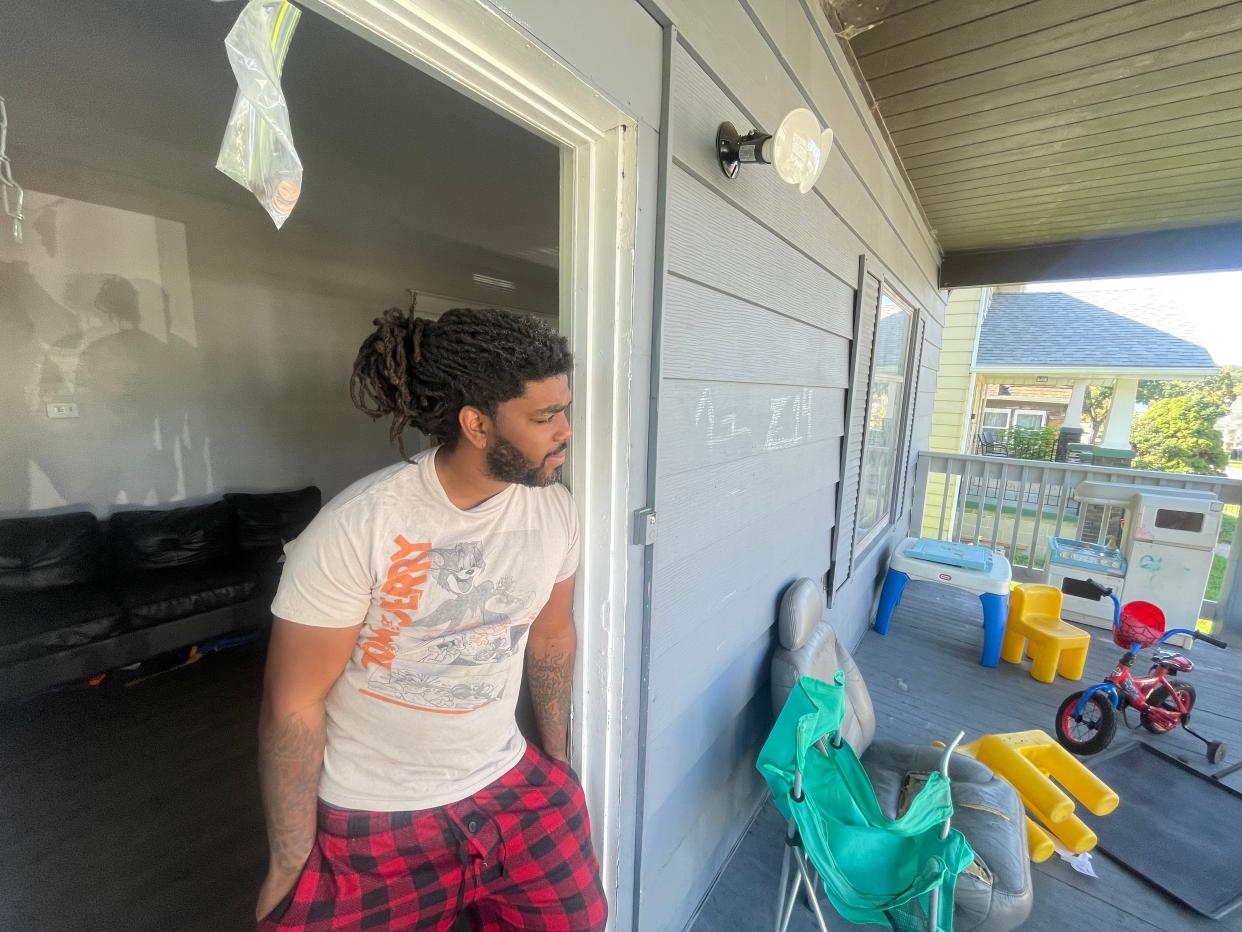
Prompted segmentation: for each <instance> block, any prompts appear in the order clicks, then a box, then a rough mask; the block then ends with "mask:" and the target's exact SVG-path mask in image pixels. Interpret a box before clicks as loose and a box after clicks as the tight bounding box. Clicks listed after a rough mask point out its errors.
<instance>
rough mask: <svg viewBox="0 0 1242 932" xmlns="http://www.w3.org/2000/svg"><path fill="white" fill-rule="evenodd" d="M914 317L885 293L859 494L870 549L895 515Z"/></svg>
mask: <svg viewBox="0 0 1242 932" xmlns="http://www.w3.org/2000/svg"><path fill="white" fill-rule="evenodd" d="M913 318H914V314H913V312H912V311H911V310H910V309H909V308H908V307H906V306H905V305H903V304H899V303H898V302H897V301H896V300H895V299H894V298H893V297H892V296H891V295H889V293H888V292H887V291H885V292H883V293H881V295H880V312H879V316H878V319H877V321H876V328H875V344H874V349H873V350H872V355H871V389H870V393H869V396H868V401H867V419H866V422H865V427H864V434H863V456H862V476H861V478H860V483H859V490H858V535H857V540H858V545H857V546H858V547H859V548H864V547H866V546H867V545H868V544H869V543H870V542H871V541H872V540H873V539H874V538H875V536H876V535H877V534H878V533H879V531H880V530H881V529H882V528H884V527H886V526H887V525H888V523H889V520H890V518H891V516H892V511H893V482H894V480H895V479H896V476H897V465H898V464H897V460H898V458H899V455H900V452H901V441H902V436H901V435H902V420H903V419H902V413H903V412H904V410H905V396H906V375H907V373H906V369H907V366H908V365H909V349H910V331H911V323H912V321H913Z"/></svg>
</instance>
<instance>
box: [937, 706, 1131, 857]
mask: <svg viewBox="0 0 1242 932" xmlns="http://www.w3.org/2000/svg"><path fill="white" fill-rule="evenodd" d="M957 751H958V753H959V754H965V755H966V756H967V757H973V758H975V759H976V760H977V761H979V762H980V763H982V764H986V765H987V766H988V767H990V768H991V769H992V771H993V773H995V774H996V775H997V776H998V777H1000V778H1001V779H1002V780H1004V781H1005V782H1006V783H1008V784H1009V785H1010V786H1012V787H1013V788H1014V789H1015V790H1017V791H1018V796H1020V797H1021V799H1022V803H1023V805H1025V806H1026V808H1027V812H1028V813H1029V815H1028V817H1027V820H1026V828H1027V847H1028V849H1029V850H1030V853H1031V860H1032V861H1035V862H1037V863H1038V862H1040V861H1046V860H1047V859H1048V858H1050V857H1051V856H1052V852H1053V844H1052V838H1051V837H1049V834H1050V833H1051V835H1052V836H1054V837H1056V838H1057V839H1058V840H1059V841H1060V842H1061V844H1063V845H1065V847H1066V848H1068V849H1069V850H1070V851H1072V852H1074V853H1075V854H1081V853H1082V852H1084V851H1090V850H1091V849H1092V848H1094V847H1095V843H1096V841H1097V839H1096V837H1095V832H1093V831H1091V829H1089V828H1087V826H1086V823H1084V822H1083V821H1082V819H1080V818H1078V816H1076V815H1074V809H1075V805H1074V800H1073V799H1071V798H1070V796H1073V797H1074V798H1075V799H1077V800H1078V801H1079V802H1081V803H1082V804H1083V805H1084V806H1086V807H1087V809H1088V811H1090V812H1092V813H1094V814H1095V815H1098V816H1105V815H1108V814H1109V813H1110V812H1112V811H1113V810H1114V809H1116V808H1117V803H1118V802H1120V799H1119V798H1118V796H1117V794H1116V793H1115V792H1114V791H1113V790H1112V788H1110V787H1109V786H1108V785H1107V784H1106V783H1104V781H1102V780H1101V779H1100V778H1099V777H1097V776H1096V775H1095V774H1093V773H1092V772H1091V771H1090V770H1088V769H1087V768H1086V767H1085V766H1084V765H1083V763H1082V762H1081V761H1079V760H1078V759H1077V758H1076V757H1074V756H1073V755H1072V754H1070V753H1069V751H1067V750H1065V748H1063V747H1061V745H1059V744H1057V742H1056V740H1055V739H1053V737H1052V736H1051V735H1048V734H1046V733H1044V732H1042V731H1039V730H1034V731H1015V732H1010V733H1009V734H1001V735H984V736H983V737H982V738H979V739H978V740H976V741H972V742H970V743H969V744H962V745H958V748H957ZM1053 780H1055V781H1056V783H1059V784H1061V786H1057V785H1056V784H1055V783H1053ZM1062 787H1064V789H1062ZM1066 791H1068V794H1067V792H1066ZM1031 816H1034V819H1032V818H1031ZM1035 819H1038V822H1036V821H1035ZM1039 823H1042V825H1041V824H1039Z"/></svg>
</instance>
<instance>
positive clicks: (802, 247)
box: [634, 0, 943, 932]
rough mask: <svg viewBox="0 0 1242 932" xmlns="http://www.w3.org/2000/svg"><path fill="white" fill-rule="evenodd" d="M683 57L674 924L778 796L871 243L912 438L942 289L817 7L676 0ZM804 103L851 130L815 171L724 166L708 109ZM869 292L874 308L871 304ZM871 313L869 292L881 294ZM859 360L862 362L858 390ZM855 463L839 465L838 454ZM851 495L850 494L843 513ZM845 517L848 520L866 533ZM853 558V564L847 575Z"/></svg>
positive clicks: (848, 603) (878, 546)
mask: <svg viewBox="0 0 1242 932" xmlns="http://www.w3.org/2000/svg"><path fill="white" fill-rule="evenodd" d="M659 6H660V7H661V8H663V9H665V10H666V11H667V12H668V14H669V15H670V17H671V18H672V19H673V21H674V22H675V23H676V25H677V26H678V28H679V30H680V31H679V43H678V45H677V47H676V48H675V49H674V52H673V58H672V66H671V67H672V72H671V114H670V128H669V132H670V145H671V156H672V165H671V168H670V174H669V177H668V179H667V189H668V198H667V204H666V209H667V219H666V222H667V276H666V280H665V282H664V301H663V307H662V313H663V320H662V328H661V333H660V339H661V380H660V385H659V408H658V418H659V428H658V436H657V452H656V470H657V477H656V495H655V506H656V508H657V510H658V513H659V532H658V537H657V541H656V544H655V546H654V554H653V576H652V580H651V589H652V610H651V611H652V619H651V632H650V648H649V653H650V658H649V664H648V669H647V677H648V680H647V682H648V697H647V699H648V701H647V707H646V709H645V715H646V747H645V753H646V757H645V770H644V774H643V780H644V797H643V806H642V812H641V820H642V822H641V850H640V858H641V860H640V867H639V912H638V918H637V921H636V923H635V926H634V927H635V928H638V929H642V930H644V932H647V930H665V929H673V930H675V929H681V928H683V927H684V926H685V925H686V924H687V922H688V921H689V920H690V919H691V918H692V916H693V914H694V912H695V910H696V908H697V906H698V904H699V903H700V902H701V900H702V898H703V897H704V895H705V894H706V893H707V891H708V889H709V887H710V885H711V883H712V881H713V880H714V878H715V876H716V875H717V873H718V871H719V869H720V867H721V866H722V864H723V863H724V862H725V860H726V859H727V858H728V856H729V855H730V853H731V852H732V850H733V848H734V847H735V845H736V843H737V842H738V840H739V839H740V837H741V835H742V833H743V832H744V831H745V829H746V827H747V825H748V822H749V819H750V817H751V815H752V814H753V813H754V812H755V811H756V809H757V807H758V806H759V805H760V804H761V803H763V801H764V799H765V795H764V789H763V786H762V783H761V781H760V778H759V776H758V774H757V773H756V772H755V769H754V761H755V757H756V754H757V752H758V749H759V746H760V744H761V743H762V741H763V739H764V737H765V736H766V734H767V731H768V729H769V727H770V725H771V720H772V719H771V711H770V699H769V695H768V665H769V661H770V656H771V649H772V646H773V629H772V624H773V621H774V619H775V612H776V607H777V604H778V602H779V599H780V596H781V594H782V593H783V591H784V589H785V588H786V586H788V584H789V583H790V582H792V581H793V580H794V579H796V578H798V577H800V576H809V577H811V578H813V579H817V580H819V579H822V578H823V577H824V574H825V573H826V572H827V571H828V570H829V568H830V566H831V565H832V559H833V550H834V548H833V529H834V525H835V524H836V522H837V515H836V513H835V512H836V509H837V501H838V483H839V482H841V481H842V480H845V481H846V482H847V485H848V486H850V487H853V488H856V486H857V481H858V475H857V473H858V468H859V466H858V463H859V461H860V453H861V448H860V447H861V444H860V442H859V441H860V440H861V437H860V436H855V437H854V440H855V443H854V444H853V445H847V444H843V439H844V437H843V435H844V431H845V422H846V410H847V406H849V405H851V403H852V407H853V408H854V409H855V415H856V417H855V424H856V426H857V428H858V430H857V432H856V433H857V434H861V414H862V412H863V410H864V409H865V397H864V396H860V395H859V393H858V392H857V391H855V392H854V393H853V394H851V391H850V365H849V360H850V358H851V355H852V354H853V352H854V351H855V350H856V349H857V350H859V351H860V355H861V357H862V358H863V359H864V366H866V365H867V364H868V363H869V357H870V352H869V348H868V347H869V341H870V333H869V332H867V327H864V328H863V330H864V332H863V333H862V334H861V339H862V342H863V345H861V346H859V347H855V344H854V340H855V337H856V334H855V333H854V320H855V301H856V297H857V295H856V291H857V288H858V282H859V259H860V256H865V257H866V267H867V269H868V270H869V272H870V274H871V275H872V276H874V280H873V284H872V287H871V288H869V289H867V295H866V296H867V298H868V300H870V301H875V300H876V298H877V296H878V288H879V283H880V282H883V283H884V284H885V285H887V286H888V287H890V288H892V289H893V290H894V291H895V292H896V293H897V294H898V295H900V296H901V297H903V298H904V299H905V300H906V301H907V302H909V303H911V304H913V305H914V306H916V307H918V308H919V309H920V311H921V317H920V325H919V329H918V331H917V334H918V335H917V336H916V338H915V339H916V341H918V344H917V345H916V346H915V347H914V350H913V360H914V363H913V371H911V372H910V373H909V376H908V380H907V385H908V390H909V392H910V393H911V394H912V395H913V400H912V402H911V404H910V405H909V407H908V410H907V412H906V414H907V423H908V425H909V427H908V429H907V436H906V441H905V443H904V444H903V454H902V455H903V458H904V459H905V460H906V462H907V464H908V463H909V461H910V460H911V459H912V458H913V456H914V455H915V453H916V451H917V450H918V449H919V448H920V447H922V446H925V445H926V436H927V429H928V426H929V422H928V416H929V415H930V404H931V397H932V392H933V391H934V385H935V355H936V353H935V348H934V344H935V343H936V342H938V340H939V321H940V320H941V319H942V318H943V298H942V296H941V295H940V293H938V292H937V291H936V289H935V286H934V282H935V280H936V269H937V264H938V261H939V254H938V250H937V249H936V247H935V244H934V241H933V240H932V239H931V236H930V234H929V232H928V230H927V228H926V225H925V223H924V222H923V220H922V218H921V215H920V214H919V212H918V208H917V205H916V204H915V203H914V201H913V198H912V197H911V196H910V194H909V191H908V189H906V188H905V186H904V184H903V183H902V181H901V175H900V172H899V171H898V170H897V169H896V167H895V165H894V164H893V162H892V158H891V156H890V155H889V154H888V152H887V149H885V148H884V147H883V144H882V141H881V137H880V136H879V135H878V130H877V128H876V127H875V124H874V122H873V121H872V120H871V118H870V116H869V114H868V113H867V111H866V108H865V104H864V103H863V101H862V95H861V90H860V88H859V87H858V86H857V85H856V84H855V83H854V79H853V77H852V73H851V72H849V70H848V67H847V63H845V62H844V59H843V58H841V57H840V50H839V49H837V47H836V45H835V39H833V38H832V37H831V36H830V35H828V34H827V33H825V32H823V31H822V30H824V29H826V24H825V23H824V21H823V19H822V14H821V13H820V12H819V11H818V9H817V8H815V7H814V6H813V5H811V4H806V5H804V4H802V3H800V2H797V0H772V2H765V0H728V2H711V0H668V2H664V3H660V4H659ZM807 105H809V106H811V107H812V108H813V109H815V110H816V111H817V112H818V113H819V114H820V117H821V120H823V121H825V122H828V123H830V124H831V125H833V126H834V129H836V130H837V131H838V137H837V138H838V148H837V149H836V150H835V151H834V153H833V155H832V158H831V160H830V163H829V166H828V169H827V171H826V173H825V176H824V178H823V179H822V180H821V182H820V185H819V188H818V189H817V191H816V192H814V193H812V194H809V195H806V196H805V197H804V196H800V195H799V194H798V193H797V191H796V189H794V188H791V187H789V186H787V185H784V184H783V183H781V182H780V181H779V179H778V178H777V177H776V175H775V173H774V172H772V171H771V170H770V169H768V170H765V169H763V168H760V167H756V166H747V167H744V168H743V171H742V175H741V178H740V179H738V180H736V181H732V182H731V181H728V180H726V179H725V178H724V177H723V176H722V175H721V173H720V170H719V168H718V166H717V164H716V161H715V158H714V146H713V142H714V138H715V131H716V126H717V124H718V123H719V122H720V121H721V120H726V119H727V120H732V121H733V122H734V123H735V124H737V125H738V126H739V128H741V129H743V130H745V129H748V128H750V127H752V126H756V125H757V126H763V127H764V128H768V129H771V128H772V127H774V126H775V124H776V123H777V122H778V121H779V119H780V117H781V116H783V115H784V113H785V112H788V110H789V109H792V107H794V106H807ZM867 319H868V318H867V315H864V320H867ZM869 320H870V322H871V323H870V324H869V325H868V326H871V325H873V322H874V310H873V311H872V313H871V314H870V317H869ZM865 376H866V372H865V371H864V373H863V378H862V379H861V380H860V383H861V385H860V388H861V390H862V391H863V392H864V393H865V389H866V377H865ZM843 454H844V457H845V458H844V462H845V463H846V467H847V469H846V471H845V472H842V470H841V468H840V467H841V463H842V462H843ZM912 475H913V473H912V471H910V470H909V469H907V468H905V464H903V465H902V467H901V468H899V469H898V479H897V485H898V488H899V491H898V494H899V495H900V497H901V500H900V502H899V506H898V507H897V508H896V509H895V510H894V514H895V517H894V523H893V527H892V529H891V530H890V532H889V533H888V534H887V535H885V536H884V537H882V538H881V539H880V540H879V541H877V542H876V543H875V544H874V545H873V546H872V547H870V548H868V550H867V552H866V553H860V554H853V553H852V551H849V550H847V551H846V552H847V555H848V556H850V558H851V563H850V566H849V572H848V575H847V576H846V577H845V578H844V581H843V582H841V584H840V586H839V588H838V589H837V591H836V592H835V593H834V598H833V602H832V607H831V609H830V610H829V612H828V615H827V618H828V621H829V622H830V623H832V624H833V625H834V626H835V627H836V628H837V630H838V632H839V633H840V635H841V637H842V639H843V640H844V641H845V642H846V643H848V644H854V643H856V642H857V640H858V639H859V638H860V637H861V635H862V632H863V631H864V630H865V628H866V626H867V624H868V622H869V616H870V610H871V605H872V601H873V599H874V596H875V593H876V589H877V582H878V579H879V577H880V575H881V574H882V573H883V570H884V568H885V565H886V561H887V555H888V551H889V548H890V546H891V541H892V539H893V538H894V537H897V536H898V535H900V534H904V532H905V525H906V521H907V520H908V507H909V503H908V495H909V490H910V488H911V486H912V484H913V483H912ZM854 498H855V496H852V495H849V496H846V502H845V504H846V508H847V513H846V514H844V515H843V516H842V521H843V523H844V526H846V527H848V528H852V525H853V521H854V514H853V507H854ZM847 539H852V534H850V535H849V536H848V538H847ZM839 579H840V577H839Z"/></svg>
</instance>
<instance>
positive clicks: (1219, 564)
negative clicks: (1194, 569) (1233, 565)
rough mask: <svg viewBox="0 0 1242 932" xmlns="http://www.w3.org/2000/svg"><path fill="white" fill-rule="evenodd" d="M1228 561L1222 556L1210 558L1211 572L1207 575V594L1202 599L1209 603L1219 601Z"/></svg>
mask: <svg viewBox="0 0 1242 932" xmlns="http://www.w3.org/2000/svg"><path fill="white" fill-rule="evenodd" d="M1228 562H1229V561H1228V560H1226V559H1225V558H1224V557H1222V556H1219V555H1217V556H1214V557H1212V572H1210V573H1209V574H1208V584H1207V592H1205V593H1204V594H1203V597H1204V598H1205V599H1207V600H1209V601H1211V602H1215V601H1217V600H1219V599H1220V587H1221V583H1223V582H1224V581H1225V565H1226V564H1227V563H1228Z"/></svg>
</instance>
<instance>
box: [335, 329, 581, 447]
mask: <svg viewBox="0 0 1242 932" xmlns="http://www.w3.org/2000/svg"><path fill="white" fill-rule="evenodd" d="M374 325H375V330H374V331H373V332H372V333H371V334H370V335H369V336H368V337H367V338H366V339H365V340H363V341H362V346H360V347H359V348H358V356H357V358H356V359H355V360H354V371H353V376H352V377H351V379H350V384H349V395H350V398H351V400H352V401H353V403H354V405H355V406H356V407H357V408H358V409H359V410H361V411H362V412H363V413H365V414H367V415H369V416H370V417H371V418H373V419H378V418H381V417H385V416H388V417H391V418H392V421H391V425H390V427H389V439H390V440H392V441H393V442H395V443H396V444H397V445H398V446H399V447H400V449H401V453H402V455H403V456H404V455H405V445H404V443H403V442H402V437H403V435H404V434H405V432H406V431H407V430H409V429H410V428H411V427H414V428H417V429H418V430H421V431H422V432H423V433H425V434H428V435H429V436H431V437H432V438H433V439H434V440H436V441H437V442H438V443H441V444H444V445H445V446H447V447H449V448H450V449H451V448H452V447H453V446H454V445H455V444H456V442H457V439H458V437H459V435H460V426H459V421H458V417H459V415H460V413H461V409H462V408H463V407H466V406H471V407H475V408H478V409H479V410H481V411H482V412H483V413H484V414H487V415H488V416H495V414H496V409H497V408H498V407H499V406H500V405H501V404H503V403H504V402H506V401H509V400H511V399H513V398H520V397H521V396H522V395H523V394H525V392H526V383H527V382H535V381H541V380H543V379H547V378H551V377H552V376H557V375H567V374H568V373H569V372H570V370H571V369H572V368H573V355H572V354H571V353H570V352H569V343H568V341H567V340H566V339H565V338H564V337H562V336H561V335H559V334H557V333H555V332H553V331H552V330H550V329H548V328H547V327H545V326H544V325H543V324H541V323H539V322H538V321H536V320H535V319H533V318H531V317H527V316H525V315H521V314H515V313H513V312H512V311H502V310H496V309H486V310H474V309H470V308H454V309H453V310H451V311H446V312H445V313H444V315H443V316H442V317H440V319H439V320H429V319H428V318H425V317H415V316H414V309H413V308H410V310H408V311H401V310H399V309H397V308H395V307H394V308H389V309H388V310H386V311H385V312H384V313H383V314H382V315H381V316H379V317H377V318H376V319H375V321H374Z"/></svg>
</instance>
